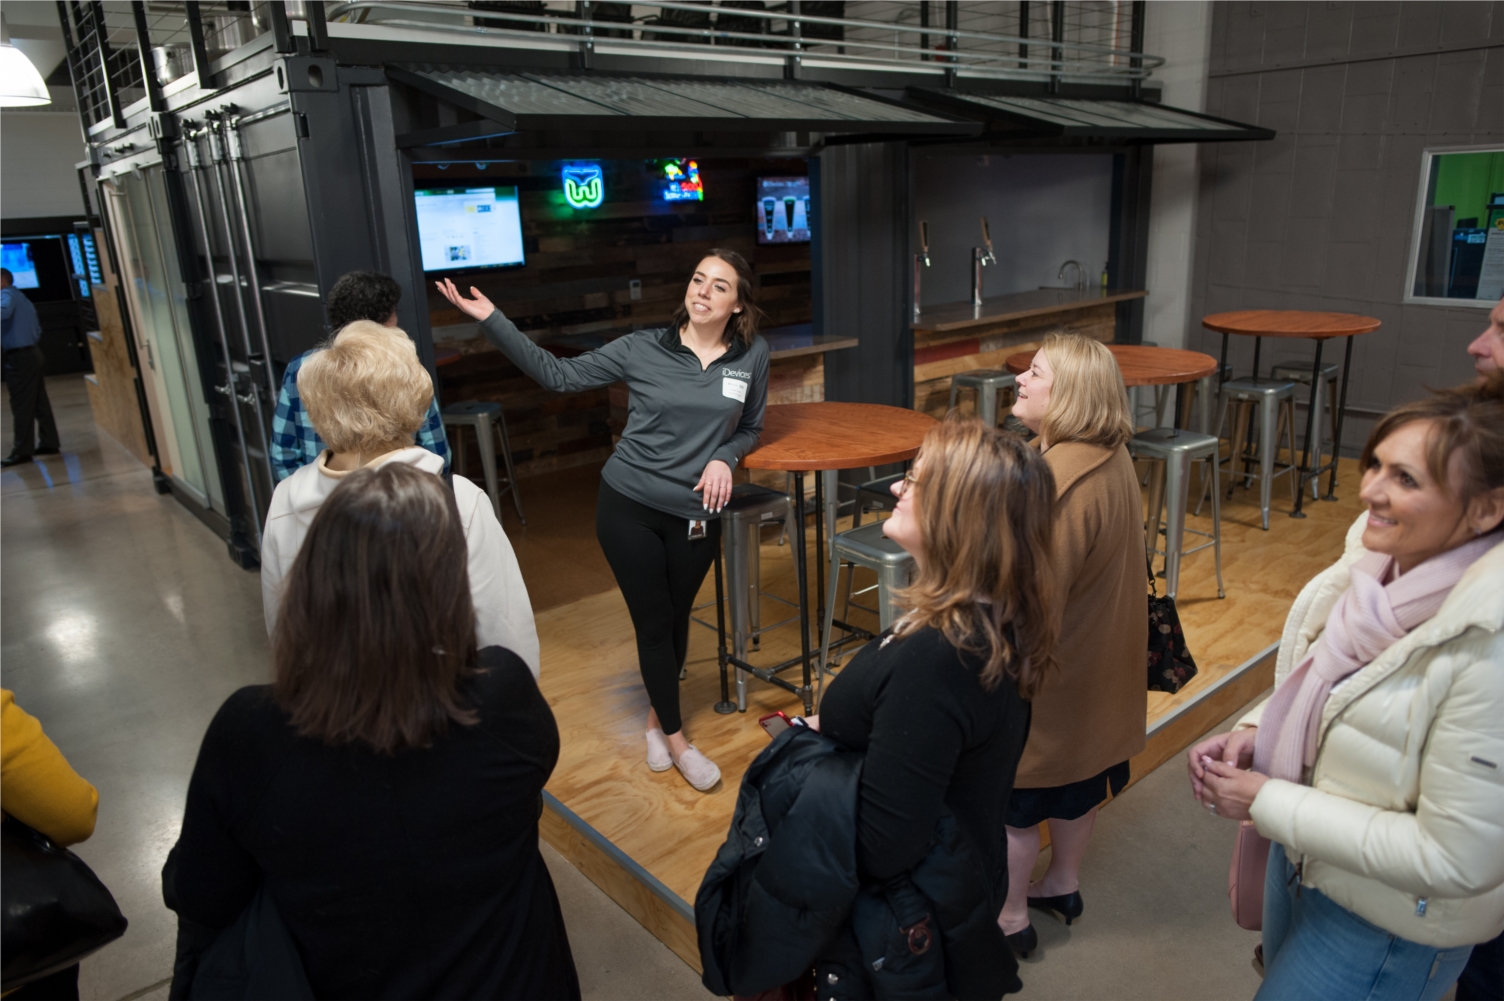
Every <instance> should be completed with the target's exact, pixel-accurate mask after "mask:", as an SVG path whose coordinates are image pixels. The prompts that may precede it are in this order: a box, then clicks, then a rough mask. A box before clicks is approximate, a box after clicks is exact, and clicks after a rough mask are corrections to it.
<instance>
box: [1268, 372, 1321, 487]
mask: <svg viewBox="0 0 1504 1001" xmlns="http://www.w3.org/2000/svg"><path fill="white" fill-rule="evenodd" d="M1269 377H1270V378H1271V379H1282V380H1285V381H1288V382H1298V383H1300V384H1301V385H1302V386H1309V385H1310V384H1311V369H1310V366H1308V365H1276V366H1274V367H1273V368H1271V369H1270V370H1269ZM1323 386H1325V387H1326V399H1325V400H1324V401H1323V400H1322V394H1321V389H1322V387H1323ZM1323 404H1324V405H1323ZM1316 405H1317V406H1318V407H1320V408H1321V409H1323V410H1325V411H1326V427H1327V431H1329V432H1331V435H1332V437H1331V439H1330V442H1331V446H1332V457H1333V458H1334V459H1335V458H1336V456H1337V445H1336V441H1337V431H1336V428H1337V366H1336V365H1335V364H1331V365H1323V366H1321V371H1320V373H1318V374H1317V376H1316ZM1321 418H1322V415H1321V414H1320V413H1318V414H1316V416H1315V418H1314V420H1313V423H1314V426H1315V428H1316V444H1315V446H1314V451H1313V455H1312V459H1311V468H1312V469H1320V468H1321V462H1322V460H1321V457H1322V455H1324V454H1325V448H1326V445H1327V443H1328V439H1327V438H1324V437H1322V435H1323V433H1324V432H1323V431H1322V430H1321ZM1331 487H1332V490H1335V489H1336V488H1337V470H1336V467H1333V469H1332V484H1331ZM1320 495H1321V477H1320V476H1319V475H1317V476H1312V477H1311V499H1312V500H1316V499H1317V498H1318V497H1320ZM1326 499H1327V500H1336V499H1337V498H1336V496H1335V495H1334V494H1333V493H1331V491H1328V492H1327V498H1326Z"/></svg>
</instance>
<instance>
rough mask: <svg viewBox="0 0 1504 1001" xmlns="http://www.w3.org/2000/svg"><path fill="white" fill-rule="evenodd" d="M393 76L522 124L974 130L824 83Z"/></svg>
mask: <svg viewBox="0 0 1504 1001" xmlns="http://www.w3.org/2000/svg"><path fill="white" fill-rule="evenodd" d="M388 72H389V73H391V75H392V76H393V77H394V78H396V79H397V80H399V81H401V82H403V83H407V84H410V85H411V86H414V87H417V88H418V89H420V90H423V91H425V92H427V93H430V94H433V95H435V96H437V97H440V98H442V99H446V100H449V101H451V102H453V103H455V104H458V105H460V106H462V107H467V108H469V109H470V110H472V111H474V112H476V113H478V114H481V115H484V116H486V117H488V118H491V119H493V120H496V121H501V122H505V123H507V124H508V125H510V126H512V127H514V128H516V129H518V130H525V129H552V128H570V127H590V128H606V129H625V128H640V127H643V126H651V127H654V128H665V127H666V128H673V127H683V128H691V129H707V128H708V129H734V130H739V131H757V130H762V131H793V130H799V131H811V132H827V133H843V134H849V133H854V132H863V133H865V132H881V133H884V134H898V135H901V134H914V135H940V134H948V135H971V134H975V133H976V132H977V131H978V129H977V126H976V125H975V124H974V123H972V122H969V121H966V120H964V119H957V118H955V117H952V116H947V115H945V114H943V113H936V112H928V111H924V110H922V109H918V108H913V107H909V106H906V105H903V104H899V103H897V102H895V101H888V100H884V99H882V98H877V97H871V96H867V95H864V94H861V93H857V92H854V91H851V90H847V89H843V88H840V87H835V86H832V85H827V84H818V83H806V82H800V81H788V82H782V81H776V80H727V79H719V80H718V79H706V78H702V77H697V78H677V77H649V76H637V75H616V74H605V73H532V72H527V73H517V72H506V71H501V70H488V69H483V68H480V67H474V66H441V65H429V64H420V65H406V66H393V67H389V68H388Z"/></svg>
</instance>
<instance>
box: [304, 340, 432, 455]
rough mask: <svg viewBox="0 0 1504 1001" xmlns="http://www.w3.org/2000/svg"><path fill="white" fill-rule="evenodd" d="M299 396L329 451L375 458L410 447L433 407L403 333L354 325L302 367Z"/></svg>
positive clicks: (412, 349) (423, 376)
mask: <svg viewBox="0 0 1504 1001" xmlns="http://www.w3.org/2000/svg"><path fill="white" fill-rule="evenodd" d="M298 395H299V396H300V397H302V399H303V405H304V406H305V407H307V408H308V417H309V419H311V420H312V421H313V427H314V430H316V431H318V433H319V437H320V438H322V439H324V443H325V444H327V445H328V446H329V447H330V448H331V449H333V450H334V451H335V452H355V453H357V454H361V453H364V454H375V453H379V452H380V451H383V450H386V449H388V448H390V446H391V445H393V444H394V443H397V442H401V441H402V440H403V439H406V441H407V442H408V443H409V444H411V442H412V436H413V435H414V434H415V433H416V432H417V430H418V429H419V428H420V427H422V426H423V420H424V418H425V417H426V416H427V414H428V407H429V405H430V404H431V403H432V402H433V380H432V379H430V378H429V376H428V371H427V370H426V369H424V368H423V366H422V364H420V363H419V361H418V351H417V348H416V347H415V346H414V345H413V342H412V340H411V339H410V338H409V337H408V336H407V334H406V333H405V332H404V331H402V330H401V329H399V328H397V327H386V326H383V325H381V324H379V323H373V322H371V321H370V320H356V321H355V322H354V323H350V324H347V325H346V326H345V327H343V328H342V329H341V330H340V331H339V333H337V334H336V335H335V336H334V340H333V341H331V342H330V344H329V346H328V347H327V348H324V349H323V350H321V351H316V352H314V353H313V354H312V355H310V356H309V357H308V360H307V361H305V362H303V367H302V368H301V369H299V370H298Z"/></svg>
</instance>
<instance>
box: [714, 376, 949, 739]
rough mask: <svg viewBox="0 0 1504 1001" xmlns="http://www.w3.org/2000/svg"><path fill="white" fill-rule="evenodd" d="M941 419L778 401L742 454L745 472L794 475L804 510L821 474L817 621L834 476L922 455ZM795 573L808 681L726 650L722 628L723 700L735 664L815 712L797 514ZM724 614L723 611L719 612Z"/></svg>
mask: <svg viewBox="0 0 1504 1001" xmlns="http://www.w3.org/2000/svg"><path fill="white" fill-rule="evenodd" d="M936 423H938V422H937V421H936V420H935V419H934V418H933V417H931V416H929V415H928V414H921V413H919V412H918V411H915V410H905V409H904V408H903V407H886V406H882V405H880V404H876V403H783V404H773V405H772V406H769V407H768V408H767V411H766V412H765V413H764V415H763V425H762V434H761V435H760V436H759V437H758V440H757V447H756V448H754V449H753V450H752V451H750V452H748V453H747V456H746V458H744V459H742V465H743V466H744V467H745V468H747V469H773V470H780V471H783V472H790V473H793V474H794V497H795V498H797V500H798V503H799V505H800V509H801V511H802V509H803V504H804V474H805V473H819V474H820V475H819V476H817V477H816V478H815V510H816V511H817V512H819V514H818V516H817V517H816V518H815V551H816V552H818V553H820V554H821V556H822V559H821V560H819V561H818V562H817V563H816V566H815V579H816V585H815V590H816V594H817V599H816V600H817V603H818V604H817V608H818V611H817V613H816V618H817V621H822V622H823V621H824V617H825V561H824V559H823V557H824V555H825V534H826V532H825V527H826V526H825V524H824V523H825V522H826V521H827V520H828V521H829V522H830V526H829V530H830V532H831V533H832V534H833V533H834V532H835V519H834V517H833V514H834V508H833V507H832V508H830V509H829V510H827V508H826V503H825V497H826V494H827V493H829V495H830V496H831V497H832V498H833V497H834V496H835V473H836V471H837V470H841V469H859V468H862V467H864V466H881V465H886V464H887V463H890V462H903V461H904V460H906V459H912V458H913V457H914V456H915V455H917V454H918V453H919V445H920V443H921V442H922V441H924V436H925V435H926V434H927V433H929V430H930V428H932V427H934V426H935V425H936ZM793 534H794V538H793V539H792V540H791V541H792V543H793V547H794V573H795V577H796V578H797V580H798V587H799V650H800V657H799V660H798V661H796V663H800V664H802V666H803V668H804V684H803V686H802V687H795V686H793V685H791V684H789V683H788V682H787V681H784V680H783V679H782V678H780V677H778V676H777V674H776V673H775V672H776V671H778V670H782V669H783V667H791V666H793V665H792V664H785V665H780V666H778V667H775V668H772V669H767V668H759V667H754V666H752V665H751V664H748V663H746V662H744V661H739V660H737V659H736V658H734V657H732V656H731V655H730V654H728V653H727V652H726V639H725V630H724V627H723V628H722V629H721V643H720V661H721V701H722V703H723V704H728V705H729V704H730V703H729V701H728V694H727V681H726V666H727V664H730V663H734V664H735V665H736V666H737V667H738V668H740V669H742V670H744V671H748V672H749V673H751V674H753V675H755V676H756V677H758V678H761V679H762V680H763V681H767V682H770V683H772V684H775V685H778V686H779V687H780V688H784V689H787V690H788V691H791V692H793V693H794V694H795V695H798V696H799V697H800V698H801V699H802V700H803V701H804V710H805V712H807V713H809V712H813V711H814V703H813V701H812V698H813V695H814V686H813V685H812V684H811V679H810V669H811V653H812V651H811V647H810V637H809V570H808V567H807V565H806V564H807V556H806V554H805V551H804V518H802V517H798V518H795V519H794V533H793ZM716 561H717V564H718V565H717V567H716V571H715V573H716V592H717V593H716V597H717V600H718V601H719V598H720V587H721V583H720V580H721V572H720V566H719V561H720V557H719V556H717V557H716ZM717 618H719V616H717Z"/></svg>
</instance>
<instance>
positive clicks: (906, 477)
mask: <svg viewBox="0 0 1504 1001" xmlns="http://www.w3.org/2000/svg"><path fill="white" fill-rule="evenodd" d="M902 482H903V486H901V487H899V488H898V496H899V497H902V496H903V495H904V494H906V493H908V492H909V488H910V487H914V486H918V485H919V474H918V473H916V472H915V471H914V470H912V469H911V470H909V471H908V472H907V473H904V474H903V481H902Z"/></svg>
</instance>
